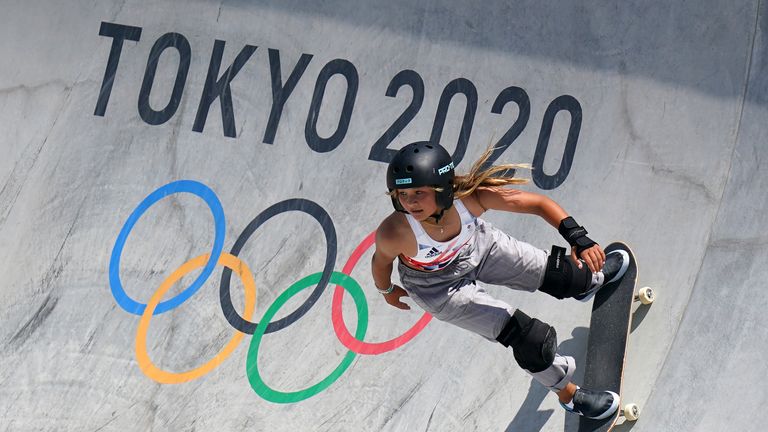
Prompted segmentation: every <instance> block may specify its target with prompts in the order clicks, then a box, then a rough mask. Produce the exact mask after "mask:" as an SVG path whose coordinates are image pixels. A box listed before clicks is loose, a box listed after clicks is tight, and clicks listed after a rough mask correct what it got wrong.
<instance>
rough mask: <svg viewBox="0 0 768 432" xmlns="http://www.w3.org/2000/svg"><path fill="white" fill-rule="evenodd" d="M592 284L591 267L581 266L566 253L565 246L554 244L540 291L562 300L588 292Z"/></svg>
mask: <svg viewBox="0 0 768 432" xmlns="http://www.w3.org/2000/svg"><path fill="white" fill-rule="evenodd" d="M591 285H592V272H591V271H590V270H589V268H588V267H587V266H586V265H583V266H582V267H581V268H579V267H578V266H577V265H576V263H574V262H573V260H572V259H571V257H569V256H567V255H566V250H565V248H561V247H558V246H552V253H550V254H549V258H548V259H547V269H546V272H545V273H544V282H543V283H542V284H541V287H539V291H543V292H545V293H547V294H549V295H551V296H552V297H555V298H557V299H560V300H562V299H564V298H570V297H574V296H577V295H579V294H581V293H584V292H586V291H587V290H589V288H590V286H591Z"/></svg>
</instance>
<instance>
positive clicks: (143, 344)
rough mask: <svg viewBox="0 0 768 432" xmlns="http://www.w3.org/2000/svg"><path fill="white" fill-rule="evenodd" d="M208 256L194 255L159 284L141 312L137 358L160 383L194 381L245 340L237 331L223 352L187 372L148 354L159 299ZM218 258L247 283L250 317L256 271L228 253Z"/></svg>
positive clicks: (137, 333)
mask: <svg viewBox="0 0 768 432" xmlns="http://www.w3.org/2000/svg"><path fill="white" fill-rule="evenodd" d="M208 258H209V256H208V254H204V255H200V256H198V257H196V258H192V259H191V260H189V261H187V262H186V263H184V264H183V265H182V266H181V267H179V268H178V269H177V270H176V271H174V272H173V273H172V274H171V275H170V276H168V278H167V279H165V280H164V281H163V283H162V284H160V288H158V289H157V291H155V293H154V294H153V295H152V298H151V299H150V300H149V303H147V307H146V308H145V309H144V313H143V314H142V315H141V320H140V321H139V328H138V330H137V331H136V346H135V350H136V360H137V361H138V363H139V368H140V369H141V370H142V372H144V374H145V375H147V376H148V377H150V378H152V379H153V380H155V381H157V382H159V383H163V384H178V383H182V382H187V381H192V380H194V379H196V378H199V377H201V376H203V375H205V374H207V373H208V372H210V371H212V370H213V369H215V368H216V367H217V366H218V365H220V364H221V363H222V362H223V361H224V360H225V359H226V358H227V357H229V356H230V355H231V354H232V352H233V351H234V350H235V348H237V346H238V345H239V344H240V341H242V340H243V336H245V334H244V333H242V332H239V331H238V332H236V333H235V335H234V336H233V337H232V339H230V341H229V343H227V345H226V346H224V348H223V349H222V350H221V352H219V353H218V354H217V355H216V356H215V357H214V358H213V359H211V360H210V361H208V362H207V363H205V364H204V365H202V366H199V367H197V368H195V369H192V370H190V371H188V372H182V373H174V372H167V371H164V370H162V369H160V368H158V367H157V366H155V365H154V364H153V363H152V360H150V358H149V354H147V332H148V330H149V321H150V320H151V319H152V312H153V311H154V310H155V307H157V305H158V303H160V299H162V298H163V296H164V295H165V293H166V292H168V290H169V289H170V288H171V287H172V286H173V284H175V283H176V282H178V281H179V279H181V278H182V277H184V275H186V274H187V273H189V272H191V271H192V270H195V269H197V268H200V267H202V266H203V265H204V264H205V263H206V262H210V261H209V259H208ZM218 262H219V264H221V265H223V266H226V267H227V268H230V269H232V270H234V271H235V273H237V274H238V276H240V279H241V280H242V281H243V286H244V287H245V316H246V317H247V318H250V317H251V316H252V315H253V311H254V309H255V308H256V283H255V282H254V280H253V274H252V273H251V271H250V270H249V269H248V266H246V265H245V263H243V262H242V261H240V260H239V259H238V258H237V257H235V256H233V255H230V254H228V253H225V254H222V255H221V258H219V261H218Z"/></svg>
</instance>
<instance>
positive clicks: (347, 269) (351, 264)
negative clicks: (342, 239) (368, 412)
mask: <svg viewBox="0 0 768 432" xmlns="http://www.w3.org/2000/svg"><path fill="white" fill-rule="evenodd" d="M375 242H376V231H373V232H372V233H370V234H368V236H367V237H366V238H365V239H364V240H363V241H362V243H360V245H359V246H358V247H357V248H356V249H355V250H354V252H352V255H351V256H350V257H349V260H347V263H346V264H344V268H343V269H342V270H341V272H342V273H344V274H347V275H351V274H352V270H353V269H354V268H355V265H357V262H358V261H359V260H360V257H361V256H362V255H363V253H364V252H365V251H366V250H368V248H370V247H371V246H372V245H373V244H374V243H375ZM343 298H344V291H343V290H342V289H341V287H340V286H336V289H335V290H334V291H333V304H332V306H331V321H332V322H333V330H334V332H336V337H338V338H339V341H340V342H341V343H342V344H343V345H344V346H345V347H347V349H349V350H350V351H353V352H356V353H358V354H368V355H376V354H382V353H385V352H389V351H392V350H394V349H395V348H398V347H400V346H402V345H404V344H406V343H408V342H409V341H410V340H411V339H413V338H414V337H415V336H416V335H417V334H419V333H420V332H421V331H422V330H424V327H426V326H427V324H429V321H430V320H432V315H430V314H429V313H427V312H424V315H422V316H421V318H420V319H419V320H418V321H417V322H416V324H414V326H413V327H411V328H410V329H408V330H407V331H406V332H405V333H403V334H402V335H400V336H398V337H396V338H394V339H390V340H388V341H385V342H378V343H369V342H363V341H362V340H360V338H355V337H353V336H352V335H351V334H350V333H349V331H348V330H347V326H346V324H344V316H343V313H342V310H341V303H342V300H343ZM359 315H360V313H359V312H358V316H359Z"/></svg>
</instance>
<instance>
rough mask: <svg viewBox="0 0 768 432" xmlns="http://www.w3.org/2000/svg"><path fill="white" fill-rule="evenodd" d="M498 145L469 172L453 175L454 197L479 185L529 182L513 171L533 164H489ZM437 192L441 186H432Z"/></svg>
mask: <svg viewBox="0 0 768 432" xmlns="http://www.w3.org/2000/svg"><path fill="white" fill-rule="evenodd" d="M495 149H496V147H493V146H492V145H491V146H489V147H488V148H487V149H486V150H485V152H484V153H483V154H482V155H480V158H479V159H477V160H476V161H475V163H473V164H472V168H470V169H469V173H467V174H464V175H456V176H454V177H453V184H452V185H453V198H454V199H461V198H464V197H467V196H469V195H472V193H473V192H474V191H475V190H477V188H479V187H494V186H506V185H521V184H526V183H529V182H530V180H528V179H526V178H522V177H515V176H514V175H513V174H510V173H513V172H514V171H515V170H518V169H525V170H531V169H533V167H532V166H531V164H502V165H490V166H486V165H488V164H487V162H488V159H490V158H491V155H492V154H493V151H494V150H495ZM432 189H433V190H434V191H435V192H442V191H443V188H441V187H434V186H433V187H432ZM387 195H389V196H390V197H396V196H397V189H394V190H392V191H390V192H388V193H387Z"/></svg>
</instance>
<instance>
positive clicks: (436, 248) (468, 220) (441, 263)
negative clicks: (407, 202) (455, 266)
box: [401, 200, 477, 271]
mask: <svg viewBox="0 0 768 432" xmlns="http://www.w3.org/2000/svg"><path fill="white" fill-rule="evenodd" d="M453 205H454V206H456V210H457V211H458V212H459V218H461V232H459V235H457V236H456V237H454V238H452V239H450V240H448V241H445V242H439V241H437V240H434V239H433V238H432V237H430V236H429V235H428V234H427V232H426V231H424V227H422V226H421V223H419V221H417V220H416V218H414V217H413V216H411V215H410V214H407V213H406V215H405V218H406V219H407V220H408V223H409V224H410V225H411V230H413V234H414V235H415V236H416V243H417V244H418V247H419V252H418V253H417V254H416V256H414V257H408V256H405V255H401V257H402V258H403V261H404V262H405V263H406V264H408V265H409V266H411V267H413V268H416V269H419V270H424V271H436V270H440V269H442V268H444V267H445V266H447V265H448V264H450V263H451V261H453V259H454V258H456V255H457V254H458V252H459V250H460V249H461V247H462V246H464V245H465V244H467V242H468V241H469V240H470V239H471V238H472V236H473V235H474V234H475V228H476V226H477V218H476V217H475V216H474V215H473V214H472V213H470V212H469V210H467V208H466V207H465V206H464V203H462V202H461V200H455V201H454V202H453Z"/></svg>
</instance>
